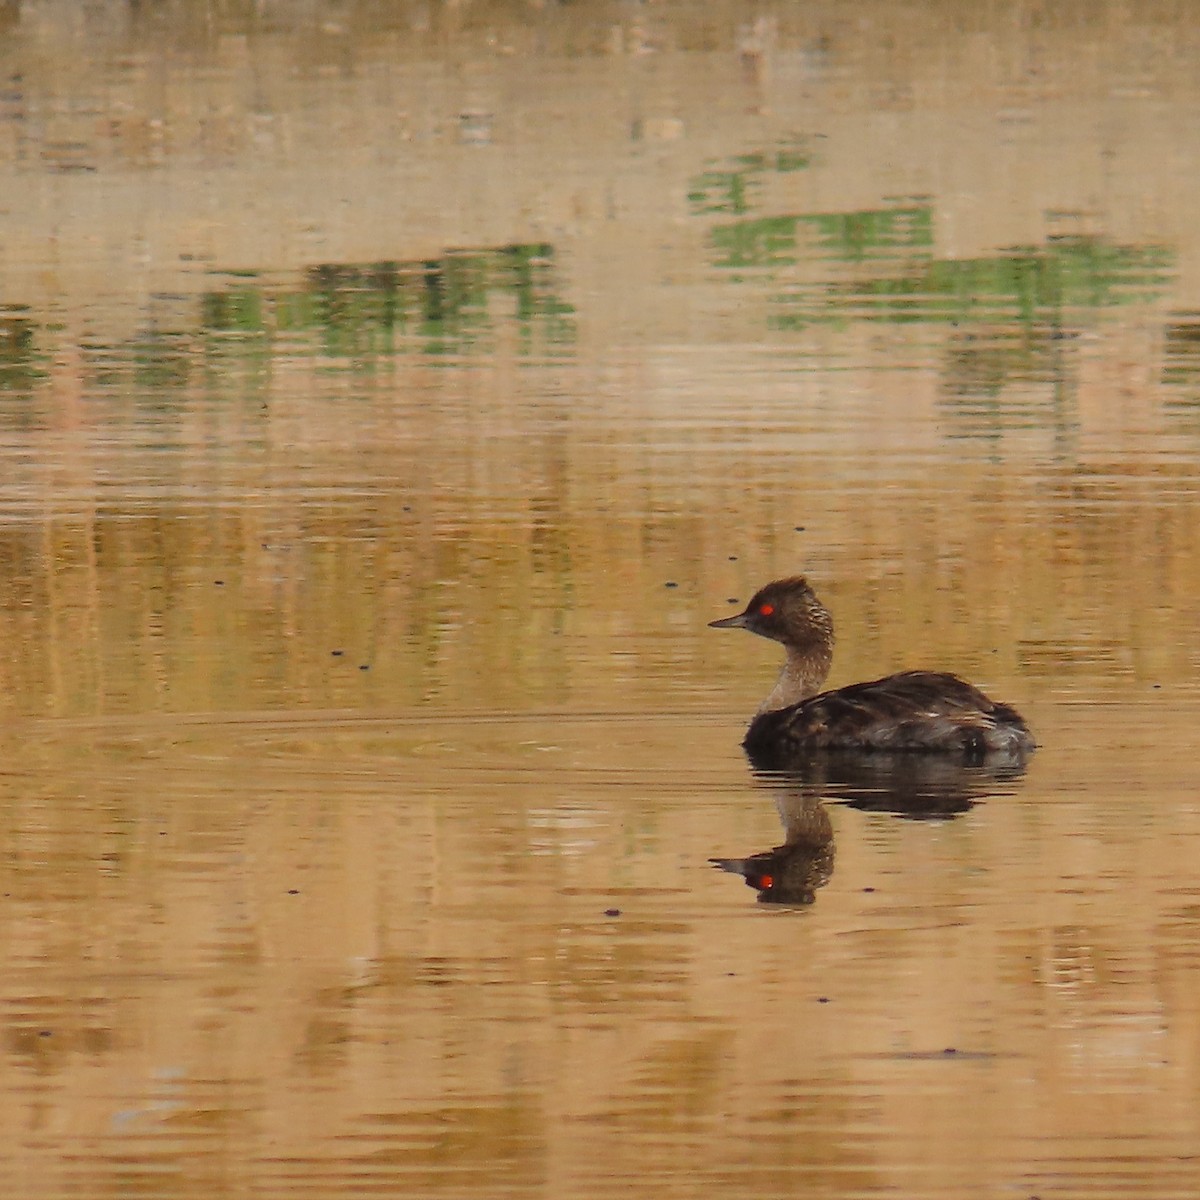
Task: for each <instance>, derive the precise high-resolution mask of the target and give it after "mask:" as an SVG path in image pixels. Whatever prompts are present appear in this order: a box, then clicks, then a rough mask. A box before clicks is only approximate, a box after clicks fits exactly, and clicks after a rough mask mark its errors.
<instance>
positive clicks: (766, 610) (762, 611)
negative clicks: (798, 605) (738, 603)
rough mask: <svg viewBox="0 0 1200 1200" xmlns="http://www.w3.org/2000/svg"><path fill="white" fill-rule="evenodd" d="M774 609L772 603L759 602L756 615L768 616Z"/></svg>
mask: <svg viewBox="0 0 1200 1200" xmlns="http://www.w3.org/2000/svg"><path fill="white" fill-rule="evenodd" d="M774 611H775V605H773V604H760V605H759V606H758V615H759V616H760V617H769V616H770V615H771V614H772V613H773V612H774Z"/></svg>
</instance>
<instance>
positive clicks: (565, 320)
mask: <svg viewBox="0 0 1200 1200" xmlns="http://www.w3.org/2000/svg"><path fill="white" fill-rule="evenodd" d="M555 285H556V280H555V271H554V261H553V249H552V248H551V247H550V246H548V245H545V244H543V243H537V244H529V245H513V246H504V247H499V248H494V249H484V250H471V251H451V252H448V253H446V254H444V255H442V256H441V257H439V258H434V259H421V260H413V261H406V262H394V261H388V262H377V263H371V264H366V265H360V264H341V263H326V264H322V265H320V266H315V267H312V268H310V269H309V270H308V271H307V272H306V273H305V276H304V279H303V283H302V286H300V287H299V288H291V289H288V288H271V287H269V286H266V285H263V284H260V283H257V282H249V281H246V282H242V281H239V282H238V283H236V284H234V285H231V286H230V287H228V288H226V289H223V290H221V291H212V292H209V293H207V294H206V295H205V297H204V307H203V325H204V328H205V330H206V331H208V332H210V333H217V334H236V335H239V336H242V337H246V336H260V337H265V338H271V339H274V338H289V339H297V338H299V339H301V340H303V339H304V338H307V337H315V339H316V345H315V346H314V347H313V349H314V351H316V352H319V353H322V354H326V355H329V356H332V357H343V358H346V357H348V358H354V359H362V358H369V357H372V356H375V355H388V354H396V353H404V352H410V353H423V354H429V355H435V356H436V355H461V354H470V353H476V352H480V351H489V350H491V349H493V348H494V341H495V338H496V335H497V333H498V329H499V327H500V326H501V325H502V324H505V323H507V324H510V325H511V326H512V327H514V328H515V330H516V333H517V337H518V342H519V352H520V353H521V354H523V355H526V356H534V355H546V356H555V355H561V354H563V353H565V352H566V351H567V349H568V348H569V347H570V346H571V345H572V344H573V343H574V339H575V321H574V312H575V310H574V309H573V308H572V307H571V306H570V305H569V304H566V303H564V302H563V301H562V300H561V299H560V298H559V297H558V295H557V292H556V290H555Z"/></svg>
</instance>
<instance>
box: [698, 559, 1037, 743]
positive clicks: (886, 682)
mask: <svg viewBox="0 0 1200 1200" xmlns="http://www.w3.org/2000/svg"><path fill="white" fill-rule="evenodd" d="M709 624H710V625H712V627H713V628H714V629H748V630H750V632H751V633H757V634H758V635H759V636H760V637H765V638H771V639H772V640H773V641H776V642H782V643H783V645H784V648H785V649H786V650H787V661H786V662H785V663H784V665H783V670H782V671H781V672H780V675H779V680H778V682H777V683H776V684H775V687H774V688H773V689H772V690H771V693H770V695H768V696H767V698H766V699H765V700H764V701H763V702H762V705H761V706H760V708H759V710H758V712H757V713H755V715H754V720H752V721H751V722H750V728H749V729H748V730H747V731H746V737H745V740H744V741H743V743H742V745H743V746H745V748H746V751H747V753H749V755H750V757H751V758H752V759H755V760H758V761H767V762H771V763H772V764H775V763H779V762H785V761H786V760H787V759H788V758H789V757H795V756H796V755H802V754H805V753H808V752H809V751H813V750H850V751H859V750H871V751H880V750H882V751H897V750H904V751H924V752H930V753H939V754H959V755H962V757H963V758H964V759H965V760H966V761H970V762H979V761H981V760H983V759H984V758H987V757H988V756H989V755H992V754H1001V755H1007V756H1011V757H1013V758H1020V757H1021V756H1023V755H1025V754H1027V753H1028V752H1029V751H1030V750H1032V749H1033V748H1034V746H1035V744H1036V743H1035V742H1034V740H1033V737H1032V735H1031V734H1030V732H1029V728H1028V726H1026V724H1025V722H1024V720H1022V718H1021V715H1020V714H1019V713H1018V712H1017V711H1016V709H1014V708H1010V707H1009V706H1008V705H1007V704H997V703H996V702H995V701H994V700H989V699H988V697H987V696H985V695H984V694H983V693H982V692H981V691H980V690H979V689H978V688H975V687H972V686H971V685H970V684H969V683H966V682H964V681H963V680H961V679H959V678H958V677H957V676H956V675H947V674H944V673H942V672H937V671H904V672H902V673H901V674H899V675H889V676H887V678H885V679H876V680H874V681H872V682H871V683H852V684H850V685H849V687H843V688H838V689H836V690H835V691H831V692H821V691H820V690H819V689H820V687H821V684H823V683H824V682H825V677H826V675H828V674H829V664H830V662H831V661H832V659H833V619H832V617H830V615H829V610H828V609H827V608H826V607H825V606H824V605H823V604H822V603H821V602H820V600H818V599H817V597H816V596H815V595H814V593H813V590H812V588H810V587H809V586H808V581H807V580H805V579H803V578H802V577H800V576H795V577H793V578H791V579H777V580H776V581H775V582H774V583H768V584H767V586H766V587H764V588H762V589H761V590H760V591H759V592H757V593H756V594H755V596H754V598H753V599H752V600H751V601H750V603H749V604H748V605H746V609H745V611H744V612H741V613H738V615H737V616H735V617H725V618H724V619H723V620H720V621H710V622H709Z"/></svg>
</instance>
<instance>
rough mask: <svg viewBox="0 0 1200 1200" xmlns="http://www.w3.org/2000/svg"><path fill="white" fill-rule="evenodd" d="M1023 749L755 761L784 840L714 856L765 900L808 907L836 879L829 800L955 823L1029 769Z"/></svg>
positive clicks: (830, 755) (821, 755)
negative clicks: (977, 756) (774, 763)
mask: <svg viewBox="0 0 1200 1200" xmlns="http://www.w3.org/2000/svg"><path fill="white" fill-rule="evenodd" d="M1026 763H1027V756H1026V755H1024V754H996V755H990V756H988V757H987V758H986V759H984V760H983V761H982V762H975V763H966V762H963V761H961V760H959V759H954V758H947V757H945V756H942V755H930V754H862V753H847V752H828V751H826V752H821V753H815V754H813V755H811V756H808V757H806V758H804V759H803V760H799V761H795V762H792V763H790V764H789V765H788V767H787V768H786V769H779V768H774V769H768V768H766V767H765V766H762V765H760V764H755V766H754V774H755V777H756V778H757V779H758V780H759V781H760V782H761V783H762V784H763V785H764V786H765V787H767V788H769V789H770V790H771V791H772V792H773V793H774V796H775V804H776V807H777V809H778V811H779V817H780V820H781V822H782V824H783V831H784V840H783V842H782V844H781V845H778V846H775V847H773V848H772V849H770V850H762V851H759V852H757V853H755V854H750V855H748V856H746V857H745V858H710V859H709V862H710V863H712V865H713V866H715V867H718V868H719V869H720V870H722V871H728V872H729V873H730V874H733V875H740V876H741V877H742V879H743V880H744V881H745V883H746V885H747V886H748V887H752V888H754V889H755V891H757V893H758V900H759V903H762V904H782V905H808V904H812V903H813V902H814V901H815V900H816V892H817V889H818V888H822V887H824V886H825V885H826V884H827V883H828V882H829V880H830V878H831V877H832V876H833V862H834V854H835V845H834V831H833V822H832V821H831V820H830V816H829V809H828V805H829V804H837V805H840V806H843V807H846V808H854V809H858V810H859V811H861V812H870V813H886V814H889V815H891V816H896V817H904V818H908V819H910V820H951V819H953V818H955V817H960V816H962V814H963V813H966V812H969V811H970V810H971V809H972V808H974V807H975V805H976V804H978V803H979V802H980V801H981V800H983V799H986V798H987V797H989V796H993V795H996V794H997V793H999V792H1001V791H1005V790H1008V788H1009V787H1010V786H1011V785H1012V784H1013V783H1015V782H1016V781H1017V780H1019V779H1020V778H1021V777H1022V776H1023V775H1024V774H1025V768H1026Z"/></svg>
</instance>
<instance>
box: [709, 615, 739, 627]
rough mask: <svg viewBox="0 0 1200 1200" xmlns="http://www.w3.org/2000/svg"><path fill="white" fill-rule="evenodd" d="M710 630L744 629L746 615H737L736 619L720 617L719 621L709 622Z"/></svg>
mask: <svg viewBox="0 0 1200 1200" xmlns="http://www.w3.org/2000/svg"><path fill="white" fill-rule="evenodd" d="M708 627H709V628H710V629H745V628H746V614H745V613H744V612H743V613H738V615H737V616H736V617H722V618H721V619H720V620H719V621H709V623H708Z"/></svg>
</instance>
